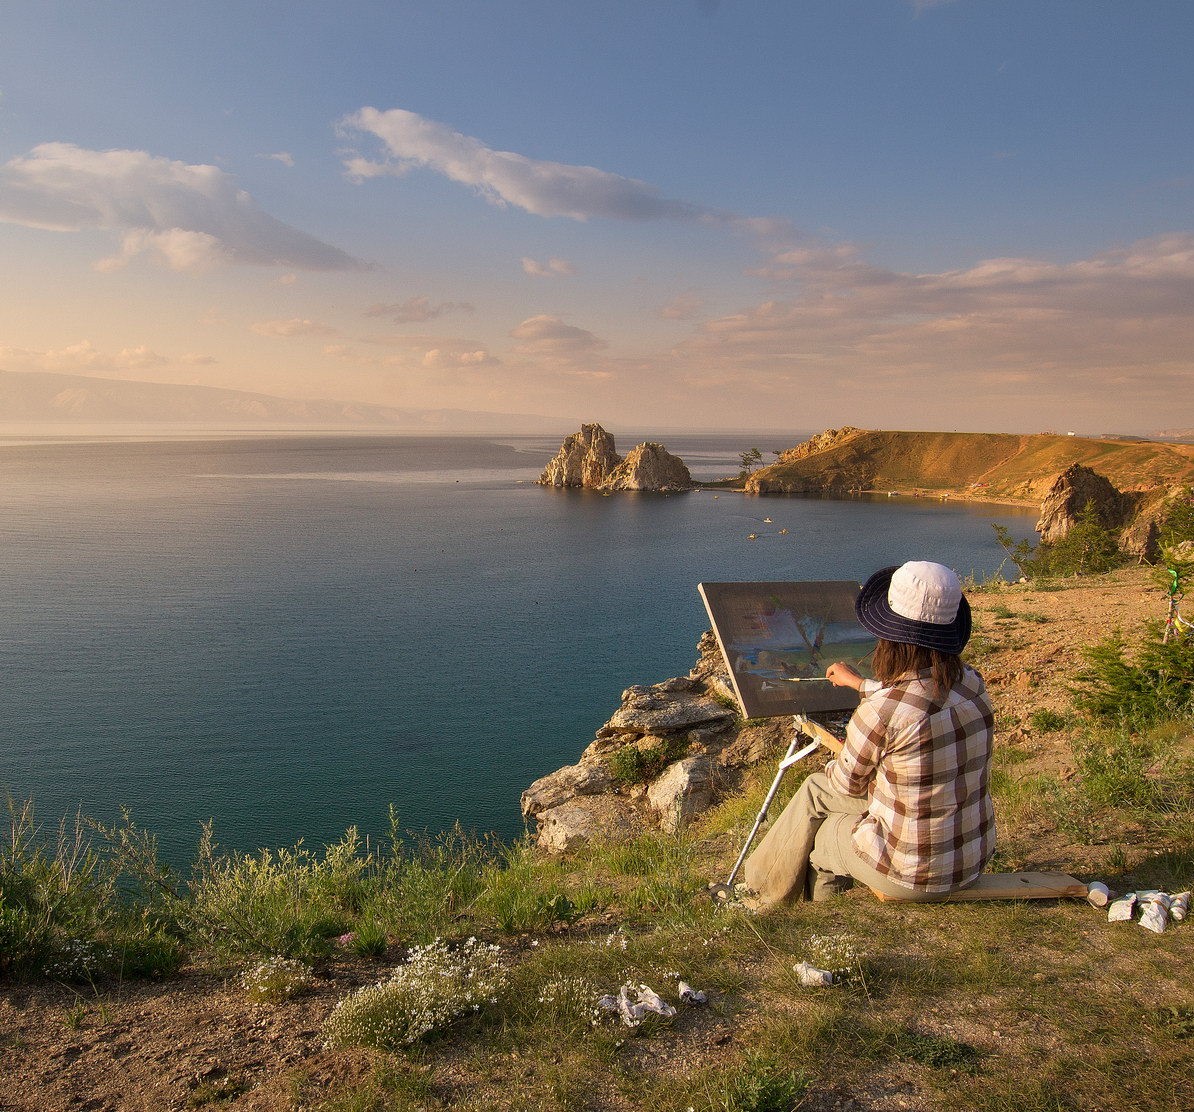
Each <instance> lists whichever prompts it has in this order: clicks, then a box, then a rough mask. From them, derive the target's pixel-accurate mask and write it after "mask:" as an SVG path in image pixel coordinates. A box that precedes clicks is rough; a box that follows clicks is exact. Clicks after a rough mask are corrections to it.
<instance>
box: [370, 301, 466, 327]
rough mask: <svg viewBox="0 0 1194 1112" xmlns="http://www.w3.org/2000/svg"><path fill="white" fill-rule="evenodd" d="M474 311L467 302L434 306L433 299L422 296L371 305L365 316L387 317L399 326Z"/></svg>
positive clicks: (448, 302) (442, 303)
mask: <svg viewBox="0 0 1194 1112" xmlns="http://www.w3.org/2000/svg"><path fill="white" fill-rule="evenodd" d="M472 311H473V306H472V305H471V304H470V303H469V302H467V301H440V302H438V303H434V304H433V303H432V301H431V298H429V297H427V296H426V295H425V294H420V295H419V296H418V297H409V298H407V299H406V300H405V301H395V302H389V303H382V302H379V303H378V304H376V305H370V306H369V308H368V309H366V310H365V316H367V317H386V318H388V319H389V320H392V321H395V322H396V323H398V324H410V323H412V322H420V321H428V320H435V319H436V318H437V317H442V316H446V315H448V314H449V313H471V312H472Z"/></svg>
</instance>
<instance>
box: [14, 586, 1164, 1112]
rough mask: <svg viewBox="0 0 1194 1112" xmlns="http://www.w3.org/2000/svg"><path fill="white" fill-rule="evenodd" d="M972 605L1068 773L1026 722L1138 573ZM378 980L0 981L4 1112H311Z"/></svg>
mask: <svg viewBox="0 0 1194 1112" xmlns="http://www.w3.org/2000/svg"><path fill="white" fill-rule="evenodd" d="M973 606H974V612H975V615H976V619H977V622H976V625H977V632H978V634H979V635H980V636H982V637H984V638H990V639H991V640H992V642H993V643H994V648H992V649H991V650H989V651H987V652H985V653H984V654H983V656H982V658H981V660H980V661H979V664H980V667H981V668H982V670H983V671H984V673H985V674H986V676H987V678H988V681H989V684H990V687H991V689H992V691H993V693H994V696H995V702H996V709H997V713H998V714H999V722H1000V736H999V744H1001V745H1014V746H1017V747H1019V748H1021V749H1023V750H1025V751H1026V752H1027V756H1026V759H1025V763H1024V767H1026V768H1036V769H1042V770H1052V771H1054V772H1061V773H1062V774H1063V775H1064V774H1065V772H1066V768H1067V756H1066V754H1067V747H1066V746H1065V744H1064V740H1065V739H1064V734H1059V733H1057V732H1054V733H1050V734H1047V735H1042V736H1039V737H1037V736H1034V735H1033V732H1032V729H1031V726H1030V725H1029V716H1030V714H1031V711H1032V710H1034V709H1036V708H1040V707H1048V708H1051V709H1054V710H1058V711H1060V710H1063V709H1067V708H1068V706H1069V701H1068V697H1067V694H1066V678H1067V676H1069V675H1071V674H1072V672H1073V670H1074V668H1075V666H1076V665H1077V664H1079V663H1080V657H1081V654H1080V649H1079V647H1080V646H1082V645H1088V644H1092V643H1093V642H1095V641H1097V640H1098V639H1099V638H1101V637H1103V636H1105V635H1106V634H1107V633H1108V632H1110V631H1111V630H1112V629H1113V628H1115V627H1121V628H1123V629H1124V630H1125V631H1127V632H1130V633H1133V634H1134V632H1135V630H1137V629H1138V628H1139V624H1140V621H1141V620H1142V619H1143V618H1145V617H1146V616H1152V617H1161V616H1163V614H1164V606H1165V599H1164V594H1163V592H1162V591H1161V590H1160V589H1159V588H1158V587H1157V586H1156V585H1155V584H1153V583H1152V581H1151V579H1150V575H1149V572H1148V571H1147V569H1139V568H1133V569H1127V570H1125V571H1122V572H1119V573H1116V574H1115V575H1113V576H1111V577H1108V578H1106V579H1101V580H1099V581H1098V582H1097V583H1094V584H1087V583H1079V584H1078V585H1075V586H1067V587H1066V588H1065V589H1064V590H1059V591H1055V592H1044V591H1039V590H1035V589H1033V588H1032V587H1030V586H1023V585H1012V586H1009V587H1006V588H1002V589H999V590H988V591H983V592H979V593H976V594H975V595H974V596H973ZM1009 612H1010V614H1011V615H1012V616H1010V617H1009V616H1008V613H1009ZM1033 845H1034V846H1035V847H1036V849H1035V850H1034V852H1033V857H1032V859H1030V860H1025V861H1024V862H1023V864H1022V865H1021V864H1020V863H1019V862H1017V866H1018V867H1034V866H1035V867H1045V868H1047V867H1051V866H1053V867H1056V866H1059V865H1060V866H1062V867H1064V868H1066V869H1067V870H1069V871H1073V872H1076V873H1079V874H1081V873H1082V871H1083V869H1084V867H1086V866H1087V865H1088V864H1094V863H1095V860H1096V856H1097V855H1096V851H1095V850H1094V849H1092V848H1091V847H1074V846H1069V845H1067V844H1065V843H1064V841H1060V840H1058V838H1057V836H1056V835H1053V834H1051V832H1049V831H1047V830H1042V831H1041V832H1040V834H1039V837H1038V838H1036V839H1034V841H1033ZM388 957H389V959H390V961H391V962H392V961H394V960H396V959H397V958H399V957H400V954H398V953H397V952H395V953H394V954H392V955H388ZM385 968H386V963H385V962H384V961H381V962H371V961H363V960H353V961H339V962H333V963H330V964H329V965H328V966H326V967H325V968H324V969H322V970H320V971H319V973H318V979H317V983H316V985H315V987H314V989H313V991H311V992H310V993H308V994H306V995H304V996H302V997H300V998H298V999H296V1000H294V1001H291V1002H288V1003H285V1004H281V1005H258V1004H253V1003H251V1002H249V1001H248V1000H247V998H246V997H245V994H244V992H243V990H241V989H240V988H239V987H238V985H237V982H236V977H235V975H234V974H229V975H227V976H222V975H214V974H212V973H210V972H204V971H200V970H184V971H183V973H182V974H181V975H179V976H177V977H175V978H172V979H170V980H169V981H166V982H163V983H138V982H133V983H125V984H120V985H111V984H106V985H104V986H103V988H102V996H100V995H97V994H96V993H95V991H94V990H92V989H90V988H87V989H81V988H80V989H72V988H67V987H64V986H61V985H57V984H44V983H36V984H13V983H11V982H7V983H0V1110H3V1112H50V1110H54V1112H57V1110H76V1109H78V1110H85V1112H117V1110H135V1112H162V1110H168V1109H180V1108H188V1107H199V1106H202V1105H205V1104H213V1105H214V1106H216V1107H221V1108H229V1109H242V1110H266V1109H270V1110H272V1109H290V1108H296V1107H299V1106H310V1105H311V1104H315V1103H318V1098H319V1095H320V1094H321V1093H322V1092H324V1091H326V1089H327V1088H328V1087H334V1086H338V1085H341V1084H344V1083H346V1082H350V1081H352V1080H354V1079H359V1078H363V1077H367V1076H368V1075H369V1074H370V1072H371V1071H372V1069H373V1065H374V1061H375V1059H373V1058H372V1057H371V1056H370V1055H369V1054H367V1053H365V1052H361V1053H360V1054H344V1053H337V1054H334V1055H333V1054H330V1053H327V1052H325V1051H323V1050H322V1049H321V1046H320V1037H319V1027H320V1024H321V1022H322V1020H323V1019H324V1017H325V1016H326V1015H327V1014H328V1012H329V1011H330V1009H331V1007H332V1005H333V1004H334V1002H335V1001H336V1000H337V999H338V998H339V997H340V996H342V995H343V994H344V993H345V992H346V991H347V990H349V989H351V988H355V987H357V986H358V985H361V984H365V983H370V982H372V981H374V980H376V979H377V978H378V976H379V975H380V971H381V970H384V969H385ZM705 1037H707V1038H708V1039H710V1040H714V1039H716V1038H720V1037H721V1035H719V1034H718V1033H717V1032H714V1031H707V1032H705ZM726 1037H727V1038H728V1036H726ZM403 1068H414V1067H406V1066H404V1067H403ZM846 1106H854V1107H858V1105H857V1104H855V1102H854V1101H849V1102H847V1105H846ZM867 1106H868V1107H874V1106H877V1105H872V1104H868V1105H867ZM893 1106H898V1105H893Z"/></svg>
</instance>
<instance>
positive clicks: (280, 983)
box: [240, 957, 312, 1004]
mask: <svg viewBox="0 0 1194 1112" xmlns="http://www.w3.org/2000/svg"><path fill="white" fill-rule="evenodd" d="M311 980H312V977H311V967H310V966H309V965H307V964H305V963H304V962H301V961H298V960H297V959H296V958H280V957H273V958H266V959H265V961H259V962H258V963H257V964H256V965H254V966H253V967H252V968H251V969H246V970H245V971H244V972H243V973H242V974H241V975H240V984H241V988H243V989H244V990H245V992H246V993H247V994H248V996H249V999H250V1000H253V1001H255V1002H256V1003H258V1004H280V1003H282V1001H283V1000H289V999H290V998H291V997H293V996H297V995H298V994H299V993H300V992H304V991H305V990H306V989H308V988H310V987H311Z"/></svg>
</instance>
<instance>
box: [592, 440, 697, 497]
mask: <svg viewBox="0 0 1194 1112" xmlns="http://www.w3.org/2000/svg"><path fill="white" fill-rule="evenodd" d="M601 487H602V489H603V490H655V491H660V492H663V491H673V490H690V489H691V488H692V475H691V474H690V473H689V471H688V467H687V465H686V464H685V463H684V461H683V460H682V459H680V457H679V456H674V455H672V453H671V452H669V451H668V450H667V449H666V448H665V447H664V446H663V445H662V444H654V443H650V442H648V443H644V444H639V445H638V446H637V447H634V448H631V449H630V454H629V455H628V456H627V457H626V458H625V459H624V460H623V461H622V462H621V463H620V464H618V466H617V467H616V468H614V470H613V472H612V473H611V474H610V475H609V476H608V477H607V478H606V479H605V481H604V482H603V483H602V484H601Z"/></svg>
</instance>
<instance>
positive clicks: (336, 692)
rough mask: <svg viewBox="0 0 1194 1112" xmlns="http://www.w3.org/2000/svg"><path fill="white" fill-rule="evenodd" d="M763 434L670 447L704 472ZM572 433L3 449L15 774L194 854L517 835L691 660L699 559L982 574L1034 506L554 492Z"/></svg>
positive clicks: (849, 573) (714, 576) (46, 815)
mask: <svg viewBox="0 0 1194 1112" xmlns="http://www.w3.org/2000/svg"><path fill="white" fill-rule="evenodd" d="M797 439H799V438H798V437H797V436H793V437H792V438H791V440H790V442H795V441H796V440H797ZM619 440H620V445H621V447H622V448H623V450H624V449H625V448H626V447H628V446H629V444H630V443H632V442H633V438H631V439H629V440H625V439H623V438H619ZM748 441H749V438H742V437H736V438H709V437H705V438H693V437H689V438H680V437H674V438H669V439H668V446H669V448H671V450H673V451H675V452H677V453H678V454H679V455H681V456H683V457H684V459H685V460H686V461H687V462H689V464H690V466H691V467H692V469H693V472H694V474H695V475H696V476H697V477H700V478H710V479H711V478H716V477H718V476H721V475H725V474H727V473H732V472H733V471H735V470H736V469H737V455H738V453H739V452H741V451H742V450H743V449H744V448H748V447H751V446H752V443H751V442H748ZM558 445H559V441H558V440H548V439H546V438H531V437H521V438H508V439H476V438H422V437H372V438H368V437H314V436H312V437H286V438H278V437H270V438H258V439H254V438H236V439H224V440H201V439H194V440H179V441H141V442H129V441H78V442H73V443H50V442H46V443H8V444H0V577H2V578H0V675H2V679H0V683H2V685H3V686H2V687H0V690H2V691H3V693H4V694H3V699H4V713H3V719H2V722H3V726H2V729H3V743H2V745H0V791H7V792H8V793H10V794H11V795H12V796H13V797H14V798H16V799H24V798H29V797H32V798H34V799H35V801H36V806H37V810H38V814H39V816H40V817H41V818H42V819H43V820H45V821H47V822H53V823H56V822H57V820H58V818H59V817H60V816H62V815H63V814H66V813H70V812H73V811H74V810H75V809H76V808H79V807H80V806H81V807H82V809H83V811H84V812H85V813H87V814H91V815H94V816H96V817H100V818H103V819H105V820H110V819H112V818H113V817H114V816H115V815H116V814H117V813H118V810H119V808H120V806H122V805H127V806H128V807H130V808H131V809H132V812H133V815H134V817H135V819H136V820H137V821H138V822H140V823H141V824H142V825H144V826H147V827H149V828H150V829H151V830H154V831H156V832H157V833H158V834H159V835H160V836H161V840H162V847H163V851H164V854H165V855H166V856H167V857H168V858H171V859H174V860H176V861H179V860H186V859H187V858H188V857H189V855H190V853H191V851H192V849H193V847H194V844H195V841H196V838H197V835H198V829H199V827H198V824H199V822H200V821H201V820H203V819H208V818H211V819H214V823H215V833H216V837H217V840H218V841H219V842H220V843H221V844H223V845H225V846H233V847H237V848H241V849H254V848H257V847H259V846H276V845H289V844H292V843H294V842H295V841H296V840H297V839H299V838H303V839H305V840H306V842H307V844H309V845H321V844H323V843H325V842H328V841H331V840H334V839H336V838H338V837H339V836H340V835H341V834H342V833H343V831H344V830H345V829H346V828H347V827H348V826H349V825H351V824H356V825H358V826H359V827H360V828H361V830H362V832H366V831H368V832H374V833H376V832H378V831H381V830H384V828H385V824H386V815H387V808H388V805H389V804H391V803H393V804H394V805H395V806H396V807H397V809H398V812H399V815H400V817H401V821H402V824H403V825H404V826H409V827H413V828H430V829H433V830H435V829H442V828H445V827H447V826H449V825H451V824H452V823H453V822H454V821H456V820H457V819H459V820H460V821H461V822H462V823H463V824H464V825H465V826H466V827H470V828H475V829H477V830H481V831H486V830H496V831H497V832H499V833H500V834H501V835H503V836H505V837H510V836H514V835H516V834H517V833H518V832H520V831H521V829H522V824H521V819H520V816H519V808H518V800H519V794H520V792H521V791H522V789H523V788H524V787H526V786H527V785H528V784H529V783H530V782H531V781H532V780H534V779H535V778H536V777H538V776H540V775H542V774H544V773H546V772H549V771H551V770H553V769H555V768H557V767H559V766H560V765H563V764H568V763H572V762H573V761H575V760H576V758H577V757H578V756H579V754H580V752H581V750H582V749H583V748H584V747H585V746H586V745H587V744H588V742H589V741H590V740H592V736H593V732H594V730H595V729H596V728H597V727H598V726H600V725H601V724H602V723H603V722H604V721H605V720H606V719H607V718H608V717H609V715H610V714H611V713H612V712H613V711H614V709H616V707H617V705H618V701H619V695H620V692H621V691H622V689H623V688H624V687H626V686H628V685H630V684H634V683H654V682H658V681H659V680H662V679H665V678H667V677H668V676H672V675H678V674H682V673H684V672H686V671H687V670H688V669H689V668H690V667H691V666H692V663H693V661H694V658H695V645H696V641H697V638H698V636H699V634H700V633H701V631H702V630H704V629H706V628H708V619H707V618H706V616H705V612H704V608H703V606H702V604H701V600H700V598H699V596H698V595H697V591H696V584H697V583H698V582H700V581H701V580H767V579H778V580H788V579H862V578H865V577H866V575H868V574H869V573H870V572H871V571H873V570H874V569H875V568H876V567H879V566H882V565H885V564H892V563H899V562H901V561H903V560H905V559H921V558H923V559H935V560H939V561H941V562H943V563H947V564H950V565H951V566H953V567H955V568H956V569H957V570H958V571H959V572H960V573H961V574H963V575H965V574H968V573H970V572H978V573H989V572H991V571H993V570H994V569H995V568H996V567H997V566H998V565H999V564H1000V560H1001V557H1002V551H1001V550H1000V549H999V547H998V546H997V544H996V543H995V538H994V534H993V531H992V529H991V525H990V523H991V522H992V521H996V522H999V523H1001V524H1003V525H1005V526H1007V527H1008V528H1009V529H1010V531H1011V532H1012V534H1013V536H1015V537H1022V536H1031V535H1032V525H1033V522H1034V519H1035V515H1034V514H1032V513H1029V512H1017V511H1014V510H1007V509H1004V508H997V507H991V506H966V505H960V504H945V503H941V502H938V501H931V500H913V499H902V498H892V499H881V500H874V501H861V500H827V499H825V500H823V499H809V498H780V497H771V498H766V499H759V498H747V497H745V496H743V495H738V494H732V493H728V492H725V493H721V494H720V495H719V496H717V497H714V495H713V494H712V493H710V492H707V491H706V492H700V493H693V494H686V495H674V496H658V495H634V494H628V495H617V496H611V497H603V496H601V495H596V494H593V493H591V492H562V491H553V490H545V489H543V488H540V487H537V486H535V485H534V484H533V480H534V479H535V478H536V477H537V475H538V474H539V471H540V470H541V469H542V467H543V465H544V464H545V463H546V461H547V460H548V459H549V458H550V457H551V455H552V454H553V453H554V451H555V450H556V448H558ZM783 446H786V445H785V444H783V443H777V444H775V445H764V447H777V448H778V447H783ZM766 516H770V517H772V518H773V519H774V523H773V524H771V525H764V524H763V523H762V519H763V518H764V517H766ZM780 528H787V529H788V530H789V532H788V534H787V535H786V536H781V535H779V534H778V530H779V529H780ZM752 532H754V533H757V534H759V536H758V539H757V540H756V541H749V540H747V535H748V534H749V533H752Z"/></svg>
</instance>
